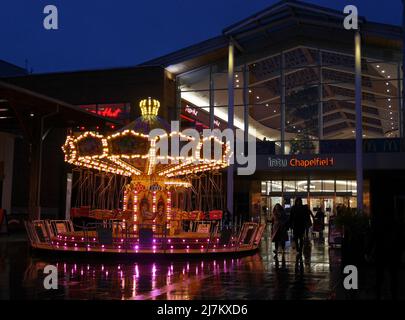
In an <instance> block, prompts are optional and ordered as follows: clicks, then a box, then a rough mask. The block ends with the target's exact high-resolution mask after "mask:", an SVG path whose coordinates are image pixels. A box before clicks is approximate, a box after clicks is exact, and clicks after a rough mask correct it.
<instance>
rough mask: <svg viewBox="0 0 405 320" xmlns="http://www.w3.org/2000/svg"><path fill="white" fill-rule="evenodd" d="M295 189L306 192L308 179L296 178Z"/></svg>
mask: <svg viewBox="0 0 405 320" xmlns="http://www.w3.org/2000/svg"><path fill="white" fill-rule="evenodd" d="M297 191H298V192H307V191H308V181H307V180H298V181H297Z"/></svg>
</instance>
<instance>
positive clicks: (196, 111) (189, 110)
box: [184, 105, 198, 117]
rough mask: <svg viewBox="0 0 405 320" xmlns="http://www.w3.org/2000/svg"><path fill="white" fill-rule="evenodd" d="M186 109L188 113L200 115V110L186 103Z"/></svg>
mask: <svg viewBox="0 0 405 320" xmlns="http://www.w3.org/2000/svg"><path fill="white" fill-rule="evenodd" d="M184 111H185V112H186V113H188V114H191V115H193V116H195V117H197V116H198V110H197V109H195V108H192V107H190V106H189V105H186V107H185V108H184Z"/></svg>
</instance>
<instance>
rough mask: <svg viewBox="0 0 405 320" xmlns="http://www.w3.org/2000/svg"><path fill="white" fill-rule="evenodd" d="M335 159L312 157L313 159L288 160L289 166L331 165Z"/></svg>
mask: <svg viewBox="0 0 405 320" xmlns="http://www.w3.org/2000/svg"><path fill="white" fill-rule="evenodd" d="M334 163H335V159H334V158H333V157H330V158H319V157H318V158H313V159H297V158H292V159H291V160H290V167H304V168H308V167H333V165H334Z"/></svg>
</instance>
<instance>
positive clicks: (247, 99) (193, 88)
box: [178, 46, 402, 154]
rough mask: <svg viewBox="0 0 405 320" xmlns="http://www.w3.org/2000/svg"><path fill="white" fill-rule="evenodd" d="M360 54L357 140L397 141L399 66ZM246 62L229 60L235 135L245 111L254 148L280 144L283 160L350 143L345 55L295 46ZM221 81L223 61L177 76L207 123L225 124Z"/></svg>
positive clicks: (350, 67)
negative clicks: (208, 114) (327, 144)
mask: <svg viewBox="0 0 405 320" xmlns="http://www.w3.org/2000/svg"><path fill="white" fill-rule="evenodd" d="M368 53H369V52H368V51H367V50H366V49H365V50H364V53H363V60H362V73H363V77H362V83H363V86H362V91H363V104H362V110H363V135H364V138H365V139H368V138H394V137H399V136H400V103H401V99H400V96H401V90H402V89H401V77H402V72H401V68H400V62H399V61H398V62H396V61H391V60H392V59H387V61H381V60H379V59H374V58H371V57H369V56H368V55H367V54H368ZM250 56H253V55H252V54H251V55H250ZM250 56H249V57H250ZM370 56H371V55H370ZM249 57H247V56H242V57H237V58H236V64H235V77H234V101H235V102H234V105H235V107H234V108H235V126H236V127H239V128H241V129H243V127H244V126H243V123H244V118H245V114H246V113H245V110H246V108H248V115H249V119H248V120H249V130H250V131H251V132H253V131H255V135H256V137H257V138H258V139H261V140H263V139H264V138H266V139H267V140H273V141H280V140H282V139H283V138H284V142H285V143H284V144H285V148H284V153H286V154H296V153H306V152H308V153H314V152H316V150H317V148H318V144H319V142H318V141H319V140H335V139H354V138H355V83H354V82H355V78H354V57H353V55H349V54H346V53H341V52H336V51H330V50H325V49H322V48H311V47H307V46H297V47H294V48H291V49H289V50H285V51H283V52H281V53H277V54H271V55H270V54H269V55H266V54H261V56H260V57H258V55H257V54H256V55H255V58H254V59H253V58H252V59H250V58H249ZM227 76H228V74H227V61H222V62H219V63H217V64H213V65H209V66H206V67H204V68H200V69H198V70H195V71H191V72H188V73H186V74H181V75H179V76H178V90H179V94H180V97H181V99H182V100H185V101H189V102H190V103H193V104H194V105H196V106H198V107H200V108H204V109H205V110H207V111H209V110H210V106H211V107H212V108H211V110H214V113H215V116H217V117H218V118H220V119H222V120H223V121H227V112H228V107H227V106H228V79H227ZM277 145H278V146H281V145H282V144H281V143H277ZM280 153H283V150H281V152H280Z"/></svg>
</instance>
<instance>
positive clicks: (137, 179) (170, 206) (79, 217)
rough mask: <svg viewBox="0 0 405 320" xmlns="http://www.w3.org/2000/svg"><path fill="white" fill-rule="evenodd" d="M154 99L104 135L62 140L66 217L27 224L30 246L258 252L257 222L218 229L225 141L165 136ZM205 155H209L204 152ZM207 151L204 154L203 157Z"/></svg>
mask: <svg viewBox="0 0 405 320" xmlns="http://www.w3.org/2000/svg"><path fill="white" fill-rule="evenodd" d="M159 106H160V104H159V102H158V101H157V100H154V99H151V98H148V99H145V100H142V101H141V102H140V108H141V112H142V116H141V117H140V118H138V119H137V120H135V121H134V122H132V123H130V124H129V125H127V126H126V127H124V128H122V129H121V130H120V131H118V132H115V133H113V134H111V135H102V134H99V133H97V132H91V131H88V132H84V133H80V134H72V135H69V136H68V137H67V139H66V142H65V144H64V145H63V147H62V149H63V152H64V154H65V161H66V162H67V163H69V164H71V165H73V166H75V168H74V169H73V170H72V180H73V187H72V196H73V200H74V201H72V202H74V206H73V207H72V208H71V210H70V219H69V220H37V221H31V222H26V229H27V232H28V236H29V239H30V242H31V245H32V247H33V248H36V249H44V250H53V251H68V252H71V251H73V252H88V253H90V252H93V253H116V254H208V253H209V254H211V253H236V252H247V251H252V250H255V249H257V248H258V245H259V243H260V239H261V236H262V234H263V231H264V225H259V224H257V223H245V224H243V225H242V226H239V227H238V228H235V227H234V228H232V229H230V228H226V227H225V226H224V225H223V220H224V219H223V218H224V217H223V210H222V209H223V208H224V200H223V190H224V185H223V177H222V173H221V170H222V169H224V168H226V167H227V166H228V162H229V157H230V156H231V152H230V147H229V144H225V143H224V142H222V141H221V140H219V139H218V138H217V137H215V136H209V137H201V136H200V135H197V136H195V135H194V136H193V135H186V134H184V133H182V132H179V131H171V133H167V132H168V131H167V130H168V124H167V123H166V122H165V121H164V120H163V119H161V118H159V117H158V110H159ZM207 151H208V152H207ZM207 153H208V155H207Z"/></svg>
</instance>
